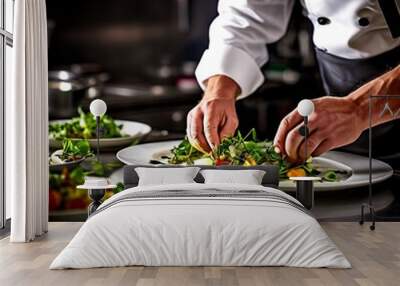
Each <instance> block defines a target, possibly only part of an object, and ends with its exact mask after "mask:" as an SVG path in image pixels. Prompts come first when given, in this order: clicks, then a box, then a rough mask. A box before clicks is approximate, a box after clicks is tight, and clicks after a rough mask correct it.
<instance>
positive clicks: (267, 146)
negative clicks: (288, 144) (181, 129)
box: [164, 129, 340, 182]
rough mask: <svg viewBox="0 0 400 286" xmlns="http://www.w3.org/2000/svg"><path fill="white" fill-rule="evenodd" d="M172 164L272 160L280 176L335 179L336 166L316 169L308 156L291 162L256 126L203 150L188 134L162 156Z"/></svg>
mask: <svg viewBox="0 0 400 286" xmlns="http://www.w3.org/2000/svg"><path fill="white" fill-rule="evenodd" d="M164 159H167V160H168V163H169V164H174V165H183V164H186V165H216V166H218V165H242V166H255V165H262V164H271V165H276V166H278V167H279V174H280V177H281V178H282V179H285V178H289V177H302V176H319V177H321V180H323V181H328V182H335V181H337V180H338V176H337V173H338V172H340V171H339V170H324V171H319V170H318V169H317V168H316V167H314V166H313V163H312V158H311V157H310V158H309V159H308V160H307V161H306V162H305V163H304V164H300V165H298V164H297V165H294V164H291V163H289V162H288V161H286V160H285V159H284V158H283V157H282V156H281V155H280V154H278V153H276V152H275V149H274V146H273V143H272V141H266V140H265V141H262V140H258V139H257V134H256V131H255V129H252V130H251V131H250V132H249V133H248V134H247V135H246V136H242V134H241V133H240V132H237V134H236V135H235V136H232V137H228V138H225V139H224V140H222V142H221V144H220V145H219V146H218V147H217V148H216V149H215V150H214V151H212V152H210V153H205V152H202V151H199V149H198V148H195V147H194V146H193V145H192V144H191V143H190V142H189V140H188V139H187V138H185V139H184V140H183V141H182V142H181V143H180V144H179V145H178V146H176V147H174V148H173V149H172V150H171V156H167V157H164Z"/></svg>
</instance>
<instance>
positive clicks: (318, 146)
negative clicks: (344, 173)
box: [274, 96, 365, 162]
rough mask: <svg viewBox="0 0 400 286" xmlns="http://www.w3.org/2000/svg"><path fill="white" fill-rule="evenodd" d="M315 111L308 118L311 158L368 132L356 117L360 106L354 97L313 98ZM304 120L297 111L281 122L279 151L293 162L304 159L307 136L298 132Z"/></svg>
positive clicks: (277, 141)
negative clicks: (364, 131) (305, 137)
mask: <svg viewBox="0 0 400 286" xmlns="http://www.w3.org/2000/svg"><path fill="white" fill-rule="evenodd" d="M313 103H314V105H315V111H314V113H313V114H311V115H310V116H309V121H308V122H309V123H308V128H309V134H310V135H309V137H308V144H307V149H308V150H307V153H308V156H310V155H312V156H318V155H321V154H323V153H325V152H327V151H329V150H331V149H334V148H337V147H341V146H344V145H347V144H350V143H352V142H354V141H355V140H356V139H357V138H358V137H359V136H360V135H361V132H362V131H363V130H364V129H365V124H361V119H360V118H359V116H357V112H356V110H357V106H356V104H355V102H353V100H352V99H351V98H348V97H344V98H339V97H330V96H326V97H321V98H318V99H314V100H313ZM302 125H303V117H302V116H301V115H300V114H299V113H298V112H297V109H295V110H293V111H292V112H291V113H289V114H288V115H287V116H286V117H285V118H284V119H283V120H282V121H281V123H280V126H279V128H278V132H277V134H276V136H275V140H274V145H275V146H276V151H278V152H281V153H282V154H283V155H286V156H287V157H288V160H289V161H291V162H301V161H304V160H305V159H306V158H305V153H304V150H305V148H304V147H305V146H304V144H305V143H304V137H303V136H302V135H301V134H300V133H299V128H300V127H301V126H302Z"/></svg>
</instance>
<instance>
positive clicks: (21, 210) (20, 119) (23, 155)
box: [6, 0, 49, 242]
mask: <svg viewBox="0 0 400 286" xmlns="http://www.w3.org/2000/svg"><path fill="white" fill-rule="evenodd" d="M14 11H15V18H14V48H13V52H14V71H13V94H12V96H11V97H9V98H6V106H7V110H6V150H7V154H6V164H7V165H6V166H7V168H8V169H7V171H6V187H8V188H10V189H11V194H12V195H11V237H10V240H11V241H12V242H28V241H31V240H33V239H35V237H36V236H40V235H42V234H43V233H44V232H47V225H48V189H49V188H48V182H49V180H48V162H47V160H48V159H47V158H48V135H47V128H48V127H47V126H48V94H47V92H48V80H47V70H48V68H47V23H46V4H45V0H16V1H15V10H14Z"/></svg>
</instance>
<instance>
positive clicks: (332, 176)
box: [322, 170, 337, 182]
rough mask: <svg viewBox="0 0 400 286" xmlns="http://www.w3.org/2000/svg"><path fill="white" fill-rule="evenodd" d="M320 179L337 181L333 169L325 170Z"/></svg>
mask: <svg viewBox="0 0 400 286" xmlns="http://www.w3.org/2000/svg"><path fill="white" fill-rule="evenodd" d="M322 180H324V181H327V182H336V181H337V174H336V172H335V171H332V170H329V171H326V172H325V173H324V174H323V175H322Z"/></svg>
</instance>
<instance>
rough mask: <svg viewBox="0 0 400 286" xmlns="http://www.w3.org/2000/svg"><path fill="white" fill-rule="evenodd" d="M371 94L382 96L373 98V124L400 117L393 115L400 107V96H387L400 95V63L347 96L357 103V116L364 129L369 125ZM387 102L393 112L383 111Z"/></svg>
mask: <svg viewBox="0 0 400 286" xmlns="http://www.w3.org/2000/svg"><path fill="white" fill-rule="evenodd" d="M371 95H372V96H382V98H379V99H372V100H373V101H372V102H371V104H372V105H371V106H372V108H371V115H372V116H371V122H372V126H376V125H379V124H382V123H385V122H388V121H391V120H394V119H398V118H400V117H397V118H395V116H393V115H394V114H395V113H396V112H397V111H398V110H399V109H400V98H390V97H386V95H388V96H389V95H400V65H398V66H397V67H396V68H394V69H392V70H390V71H388V72H387V73H385V74H383V75H381V76H379V77H378V78H376V79H374V80H372V81H370V82H368V83H367V84H365V85H363V86H361V87H360V88H359V89H357V90H355V91H354V92H352V93H351V94H349V95H348V96H347V97H348V99H349V100H351V101H352V102H354V103H355V107H356V110H355V112H356V116H357V118H358V121H359V122H360V124H361V126H360V128H362V130H365V129H367V128H368V126H369V100H370V99H369V97H370V96H371ZM386 103H388V105H389V106H390V109H391V110H392V111H393V114H392V113H390V112H389V111H388V112H385V113H382V111H383V110H384V108H385V104H386Z"/></svg>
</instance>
